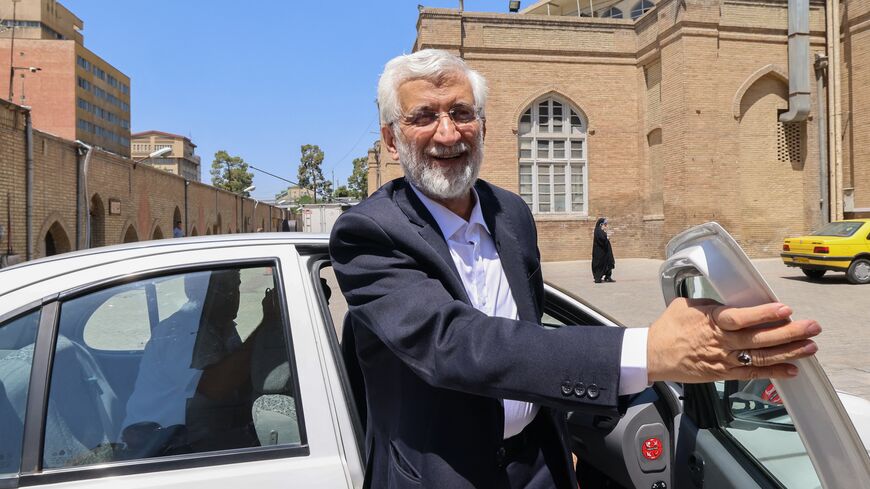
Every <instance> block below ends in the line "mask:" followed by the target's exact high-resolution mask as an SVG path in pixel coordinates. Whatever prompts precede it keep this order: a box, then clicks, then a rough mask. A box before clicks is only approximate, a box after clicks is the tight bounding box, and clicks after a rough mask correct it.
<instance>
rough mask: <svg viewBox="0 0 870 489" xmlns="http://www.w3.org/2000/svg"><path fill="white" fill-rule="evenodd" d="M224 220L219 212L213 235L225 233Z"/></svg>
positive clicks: (212, 231)
mask: <svg viewBox="0 0 870 489" xmlns="http://www.w3.org/2000/svg"><path fill="white" fill-rule="evenodd" d="M222 228H223V219H222V218H221V214H220V212H218V215H217V220H216V221H215V223H214V226H213V227H212V230H211V234H222V233H223V229H222Z"/></svg>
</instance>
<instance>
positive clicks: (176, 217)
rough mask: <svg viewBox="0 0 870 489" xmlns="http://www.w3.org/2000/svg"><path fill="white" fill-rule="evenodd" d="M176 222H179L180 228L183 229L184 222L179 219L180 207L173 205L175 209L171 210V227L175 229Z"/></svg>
mask: <svg viewBox="0 0 870 489" xmlns="http://www.w3.org/2000/svg"><path fill="white" fill-rule="evenodd" d="M178 222H180V223H181V229H182V231H184V226H185V222H184V221H183V220H182V219H181V209H179V208H178V206H175V210H174V211H172V229H175V224H176V223H178Z"/></svg>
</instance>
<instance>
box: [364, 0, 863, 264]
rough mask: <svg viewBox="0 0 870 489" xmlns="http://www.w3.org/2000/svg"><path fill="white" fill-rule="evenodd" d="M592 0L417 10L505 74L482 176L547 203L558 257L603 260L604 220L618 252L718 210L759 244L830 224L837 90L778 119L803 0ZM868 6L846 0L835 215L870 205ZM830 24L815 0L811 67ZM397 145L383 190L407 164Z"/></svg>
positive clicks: (419, 45) (646, 251)
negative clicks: (512, 8) (794, 17)
mask: <svg viewBox="0 0 870 489" xmlns="http://www.w3.org/2000/svg"><path fill="white" fill-rule="evenodd" d="M584 3H585V4H587V5H588V4H589V2H588V1H584V2H579V4H580V5H581V9H580V11H579V12H578V11H577V9H576V8H575V9H574V10H573V11H571V10H570V5H577V4H578V3H577V2H575V0H570V1H564V0H563V1H558V0H553V1H549V2H537V3H535V4H533V5H532V6H530V7H528V8H526V9H525V10H522V11H520V13H518V14H511V13H473V12H467V11H465V12H461V11H459V10H456V9H435V8H425V7H424V8H421V10H420V14H419V19H418V23H417V40H416V42H415V44H414V50H419V49H423V48H440V49H446V50H449V51H451V52H454V53H457V54H460V55H461V56H462V57H463V58H464V59H465V60H466V61H467V62H468V63H469V64H470V65H471V66H472V67H473V68H475V69H476V70H478V71H480V72H481V73H482V74H483V75H484V76H485V77H486V78H487V80H488V81H489V84H490V97H489V100H488V103H487V107H486V117H487V121H486V124H487V141H486V150H485V162H484V166H483V169H482V172H481V175H482V177H483V178H485V179H487V180H489V181H491V182H493V183H496V184H498V185H500V186H503V187H505V188H507V189H510V190H512V191H514V192H516V193H518V194H520V195H521V196H523V198H524V199H525V200H526V202H528V203H529V205H530V207H531V208H532V210H533V212H534V213H535V217H536V221H537V223H538V230H539V236H540V240H539V244H540V248H541V251H542V253H543V256H544V259H546V260H565V259H582V258H588V257H589V256H590V253H591V248H592V244H591V236H592V229H593V227H594V223H595V220H596V218H597V217H599V216H607V217H608V218H610V222H611V229H612V238H613V239H612V241H613V245H614V248H615V252H616V255H617V258H619V257H656V258H658V257H661V256H662V255H663V252H664V251H663V250H664V245H665V244H666V242H667V240H668V239H669V238H670V237H671V236H673V235H674V234H676V233H678V232H679V231H681V230H683V229H685V228H687V227H688V226H691V225H694V224H698V223H702V222H705V221H709V220H716V221H718V222H720V223H721V224H723V225H724V226H725V227H726V229H728V230H729V231H730V232H731V233H732V234H733V235H734V236H735V237H736V238H737V239H738V241H740V243H741V245H742V246H743V247H744V248H745V249H746V250H747V252H749V253H750V254H751V255H753V256H775V255H776V254H777V253H778V251H779V249H780V246H781V243H782V238H783V237H785V236H787V235H794V234H803V233H805V232H807V231H809V230H811V229H812V228H815V227H817V226H818V225H819V224H821V223H822V221H823V220H824V219H825V218H826V216H823V207H822V206H821V205H820V199H821V198H822V189H823V188H827V187H828V186H829V185H830V187H831V188H832V189H836V187H835V186H834V185H833V184H832V182H833V180H834V177H832V176H831V175H829V173H830V172H831V171H833V169H834V168H835V165H834V164H832V165H830V166H831V170H830V171H829V172H826V173H825V172H820V144H819V143H820V133H819V121H820V120H827V119H826V118H822V117H820V116H819V115H818V114H819V86H818V85H817V84H816V83H815V82H813V83H811V84H810V88H811V93H810V97H811V111H810V116H809V118H808V120H806V121H804V122H795V123H782V122H779V119H778V117H779V114H780V113H782V112H784V111H785V110H787V109H788V107H789V84H788V72H789V71H788V69H789V65H788V49H787V38H788V22H787V20H788V11H787V3H786V1H785V0H661V1H660V2H658V3H657V5H655V7H654V8H651V9H649V10H648V11H646V12H645V13H644V12H641V14H640V15H639V17H638V18H637V19H631V18H629V17H630V16H629V15H625V16H624V18H613V17H612V16H604V15H602V13H603V12H605V11H606V10H607V9H610V8H612V7H613V6H614V5H622V7H623V8H626V9H627V10H629V11H634V3H638V2H634V3H632V2H629V1H628V0H625V1H623V2H594V4H593V7H592V8H591V10H592V11H594V12H595V17H586V16H584V14H585V15H589V11H590V10H589V9H586V7H585V6H583V4H584ZM623 4H624V5H623ZM548 5H549V7H547V6H548ZM629 5H632V7H628V6H629ZM638 5H640V6H641V7H642V5H641V4H640V3H638ZM556 6H562V7H564V10H562V11H556V9H555V7H556ZM544 7H547V8H550V12H549V15H547V13H546V10H545V9H544ZM542 9H544V10H542ZM584 10H585V12H584ZM641 10H643V8H641ZM868 12H870V2H868V1H866V0H850V1H847V2H845V3H844V4H843V5H842V8H841V17H842V19H841V20H842V26H843V29H842V32H843V37H842V43H841V48H842V53H843V55H842V61H841V63H840V65H839V66H840V67H841V68H842V70H843V73H842V75H841V79H842V80H843V85H842V86H843V88H842V95H841V97H840V98H839V100H840V102H841V103H842V105H841V107H842V109H840V112H841V113H842V117H843V121H846V122H844V124H843V126H842V132H841V134H842V135H843V137H842V144H843V146H842V154H843V158H842V177H839V178H841V181H842V193H840V192H837V191H835V192H831V198H830V203H831V214H832V215H833V217H838V214H837V212H839V216H842V215H844V214H845V216H846V217H850V216H861V215H866V214H867V213H868V212H870V165H868V164H867V161H866V159H867V157H868V156H870V154H868V152H870V145H868V144H864V143H866V141H865V139H866V138H870V131H868V130H867V129H868V126H870V112H868V111H867V109H868V108H870V95H868V93H867V91H866V90H863V91H862V90H861V89H860V88H859V87H866V86H867V85H868V83H867V82H868V81H870V80H868V78H870V63H868V62H870V43H868V42H867V39H865V38H866V37H867V36H868V34H867V32H866V26H865V24H866V17H867V15H868ZM825 33H826V19H825V5H824V3H822V2H818V1H810V13H809V46H810V48H809V53H808V56H809V58H810V59H808V60H807V62H808V70H812V69H813V63H814V59H815V55H816V54H820V55H825V54H826V39H825ZM813 78H814V76H813V74H812V73H811V74H810V79H811V80H812V79H813ZM822 90H823V91H822V94H824V93H825V92H824V90H825V88H824V86H823V87H822ZM825 98H826V97H824V96H823V97H822V100H825ZM828 105H830V106H831V107H830V109H829V111H834V110H835V109H836V108H835V106H834V104H828ZM832 127H833V126H832ZM823 129H824V127H823ZM823 140H824V139H823ZM823 152H824V154H827V151H826V150H825V148H823ZM379 153H380V156H379V157H378V158H377V163H374V162H373V163H372V164H370V166H369V185H370V189H369V190H370V192H372V191H374V190H375V189H376V188H377V186H378V185H379V184H382V183H385V182H387V181H389V180H390V179H392V178H395V177H397V176H400V175H401V173H402V170H401V166H400V165H398V163H397V162H395V161H390V160H389V155H388V153H387V152H386V151H380V152H379ZM831 161H834V160H833V158H832V159H831ZM823 173H824V174H823ZM834 204H839V207H838V206H836V205H834Z"/></svg>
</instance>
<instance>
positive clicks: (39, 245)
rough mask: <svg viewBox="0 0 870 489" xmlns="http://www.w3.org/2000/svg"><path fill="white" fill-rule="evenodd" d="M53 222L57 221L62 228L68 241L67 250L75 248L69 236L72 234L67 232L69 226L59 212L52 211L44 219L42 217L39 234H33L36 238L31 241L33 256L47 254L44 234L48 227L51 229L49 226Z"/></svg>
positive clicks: (73, 241) (46, 232)
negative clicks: (68, 247)
mask: <svg viewBox="0 0 870 489" xmlns="http://www.w3.org/2000/svg"><path fill="white" fill-rule="evenodd" d="M55 223H58V224H59V225H60V229H62V230H63V232H64V234H65V235H66V236H67V240H68V241H69V242H70V250H69V251H73V250H75V249H77V246H76V243H75V239H74V238H72V239H71V238H70V237H71V236H73V235H72V234H71V233H70V232H69V227H68V226H67V225H66V224H65V221H64V219H63V217H62V216H61V215H60V213H59V212H57V211H54V212H50V213H49V214H48V215H47V216H45V219H43V221H42V226H40V228H39V234H37V235H35V236H34V237H35V238H36V240H35V242H34V243H33V247H34V250H33V253H34V257H35V258H38V257H42V256H48V255H46V254H45V236H46V235H47V234H48V231H49V229H51V227H52V226H53V225H54V224H55ZM55 229H57V228H55Z"/></svg>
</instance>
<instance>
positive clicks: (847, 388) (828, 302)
mask: <svg viewBox="0 0 870 489" xmlns="http://www.w3.org/2000/svg"><path fill="white" fill-rule="evenodd" d="M752 262H753V263H754V264H755V266H756V267H757V268H758V269H759V271H760V272H761V274H762V275H763V276H764V277H765V279H766V280H767V282H768V283H769V284H770V286H771V288H772V289H773V291H774V292H775V293H776V294H777V296H778V297H779V299H780V301H781V302H783V303H785V304H788V305H789V306H791V307H792V309H793V310H794V312H795V314H794V317H795V318H813V319H816V320H818V321H819V323H820V324H821V325H822V329H823V331H822V334H821V335H819V336H818V337H817V338H816V342H817V343H818V345H819V352H818V353H817V355H818V358H819V361H820V362H821V364H822V366H823V367H824V369H825V371H826V372H827V374H828V377H829V378H830V379H831V382H832V383H833V384H834V387H835V388H836V389H837V390H840V391H843V392H848V393H850V394H854V395H857V396H861V397H863V398H865V399H870V285H852V284H850V283H849V282H848V281H847V280H846V277H845V275H844V274H842V273H831V272H828V274H827V275H825V277H824V278H823V279H822V280H820V281H817V282H813V281H810V280H808V279H806V278H805V277H804V275H803V273H801V271H800V270H798V269H796V268H788V267H786V266H785V265H783V264H782V262H781V261H780V259H779V258H768V259H758V260H752ZM660 265H661V261H660V260H649V259H623V260H619V259H617V262H616V269H615V270H614V272H613V278H614V280H616V282H615V283H601V284H596V283H594V282H593V281H592V272H591V270H590V268H591V267H590V262H589V261H588V260H584V261H570V262H548V263H544V264H543V273H544V280H546V281H548V282H550V283H552V284H554V285H557V286H559V287H562V288H564V289H567V290H569V291H571V292H572V293H574V294H575V295H577V296H579V297H581V298H583V299H585V300H586V301H588V302H590V303H591V304H593V305H595V306H596V307H598V308H599V309H601V310H603V311H604V312H606V313H608V314H610V315H611V316H613V317H614V318H616V319H617V320H618V321H619V322H621V323H623V324H625V325H629V326H648V325H649V324H650V323H651V322H652V321H653V320H655V319H656V318H657V317H658V315H659V314H661V313H662V312H663V311H664V308H665V304H664V300H663V299H662V294H661V289H660V286H659V284H658V279H657V275H658V269H659V266H660Z"/></svg>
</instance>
